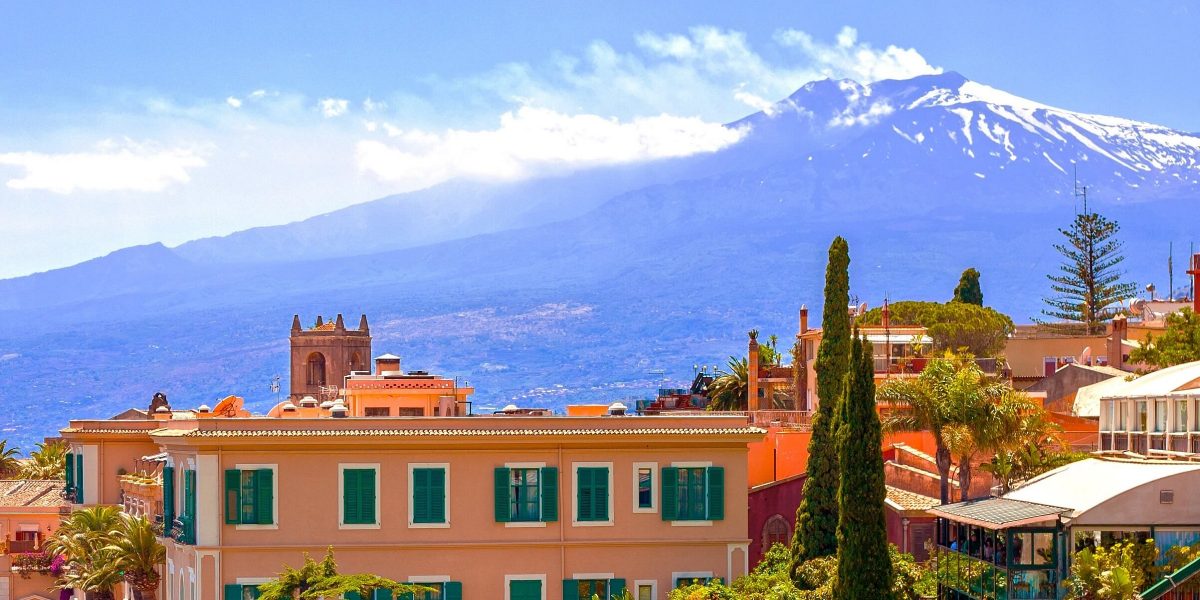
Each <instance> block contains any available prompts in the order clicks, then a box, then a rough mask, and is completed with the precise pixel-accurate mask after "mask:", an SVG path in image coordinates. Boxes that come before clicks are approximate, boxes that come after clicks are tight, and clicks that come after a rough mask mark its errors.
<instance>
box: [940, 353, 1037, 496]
mask: <svg viewBox="0 0 1200 600" xmlns="http://www.w3.org/2000/svg"><path fill="white" fill-rule="evenodd" d="M957 363H958V364H957V365H956V367H957V369H956V371H955V374H954V378H953V379H951V381H950V385H949V386H948V387H947V389H946V395H947V412H948V414H949V423H948V424H947V425H945V426H944V427H943V428H942V441H943V443H944V444H945V445H946V449H947V450H949V451H950V453H951V454H952V455H955V456H957V457H958V461H957V462H958V489H959V493H960V494H961V497H962V499H963V500H967V499H969V498H970V497H971V496H970V493H971V469H972V467H971V465H972V463H973V462H974V461H975V458H976V457H977V456H978V455H980V454H989V453H993V452H996V451H998V450H1002V449H1004V448H1006V447H1007V444H1010V443H1011V442H1012V440H1014V439H1015V438H1016V436H1017V434H1018V432H1019V431H1020V429H1021V424H1022V419H1023V417H1024V416H1025V415H1026V414H1029V413H1030V412H1032V411H1036V410H1037V408H1038V407H1037V405H1035V404H1033V403H1032V402H1031V401H1030V400H1029V398H1028V397H1027V396H1025V394H1024V393H1022V392H1018V391H1016V390H1014V389H1013V388H1012V387H1010V386H1009V385H1008V384H1007V383H1006V382H1003V381H1001V380H999V379H993V378H989V377H988V376H987V375H986V374H985V373H984V372H983V371H982V370H980V369H979V367H978V366H977V365H976V364H975V363H974V361H971V360H965V359H959V360H958V361H957Z"/></svg>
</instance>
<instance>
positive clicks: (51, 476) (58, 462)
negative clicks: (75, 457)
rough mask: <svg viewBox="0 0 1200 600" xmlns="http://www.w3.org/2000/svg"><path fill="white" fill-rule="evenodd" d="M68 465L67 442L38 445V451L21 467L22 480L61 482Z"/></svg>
mask: <svg viewBox="0 0 1200 600" xmlns="http://www.w3.org/2000/svg"><path fill="white" fill-rule="evenodd" d="M66 464H67V444H66V442H50V443H49V444H43V443H40V442H39V443H38V445H37V450H35V451H34V452H33V454H30V455H29V460H27V461H25V464H24V465H21V479H40V480H60V479H62V478H63V471H65V470H66Z"/></svg>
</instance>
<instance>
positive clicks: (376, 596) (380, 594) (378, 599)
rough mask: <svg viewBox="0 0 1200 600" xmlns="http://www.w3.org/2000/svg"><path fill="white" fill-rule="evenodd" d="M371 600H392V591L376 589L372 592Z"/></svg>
mask: <svg viewBox="0 0 1200 600" xmlns="http://www.w3.org/2000/svg"><path fill="white" fill-rule="evenodd" d="M371 600H392V590H385V589H383V588H375V589H374V590H371Z"/></svg>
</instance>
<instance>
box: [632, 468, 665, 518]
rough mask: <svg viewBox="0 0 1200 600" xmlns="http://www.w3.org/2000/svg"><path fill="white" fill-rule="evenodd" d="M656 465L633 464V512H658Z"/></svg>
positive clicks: (657, 475) (657, 473)
mask: <svg viewBox="0 0 1200 600" xmlns="http://www.w3.org/2000/svg"><path fill="white" fill-rule="evenodd" d="M658 478H659V472H658V463H653V462H635V463H633V505H632V506H633V512H635V513H656V512H658V488H659V481H658Z"/></svg>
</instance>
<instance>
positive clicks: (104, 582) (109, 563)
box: [46, 506, 123, 600]
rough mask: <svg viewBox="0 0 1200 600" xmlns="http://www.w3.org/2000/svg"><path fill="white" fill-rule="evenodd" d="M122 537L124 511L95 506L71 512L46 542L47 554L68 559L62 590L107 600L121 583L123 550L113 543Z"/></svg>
mask: <svg viewBox="0 0 1200 600" xmlns="http://www.w3.org/2000/svg"><path fill="white" fill-rule="evenodd" d="M120 535H121V511H120V509H118V508H116V507H114V506H95V507H92V508H85V509H81V510H77V511H75V512H73V513H71V514H70V515H69V516H68V517H67V518H65V519H63V522H62V523H61V524H59V526H58V529H57V530H55V532H54V535H52V536H51V537H50V538H49V539H47V540H46V551H47V552H48V553H51V554H58V555H62V556H63V557H64V558H65V563H64V565H63V571H62V574H61V575H60V576H59V577H58V579H57V580H56V581H55V587H57V588H59V589H65V588H73V589H76V590H83V591H85V592H87V593H88V595H89V597H91V596H95V597H96V598H99V599H100V600H108V599H111V598H112V596H113V587H114V586H116V585H117V584H118V583H120V582H121V580H122V578H123V574H122V572H121V569H120V561H121V556H120V550H119V549H116V548H114V547H113V542H114V541H116V538H117V537H119V536H120Z"/></svg>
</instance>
